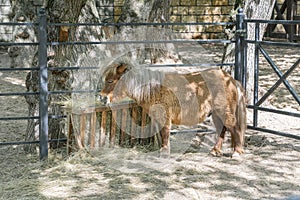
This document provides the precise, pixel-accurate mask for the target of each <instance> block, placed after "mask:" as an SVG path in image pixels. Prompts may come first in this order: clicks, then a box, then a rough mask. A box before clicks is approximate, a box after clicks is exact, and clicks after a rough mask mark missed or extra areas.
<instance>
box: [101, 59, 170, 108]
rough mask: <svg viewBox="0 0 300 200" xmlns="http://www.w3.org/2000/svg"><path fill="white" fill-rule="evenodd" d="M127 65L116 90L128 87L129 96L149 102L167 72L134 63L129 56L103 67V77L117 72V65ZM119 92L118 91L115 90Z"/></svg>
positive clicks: (139, 100)
mask: <svg viewBox="0 0 300 200" xmlns="http://www.w3.org/2000/svg"><path fill="white" fill-rule="evenodd" d="M121 65H125V66H126V71H125V72H124V73H123V74H122V76H121V78H120V80H119V81H118V83H117V86H116V87H115V90H118V89H121V88H122V89H124V86H125V88H126V92H127V95H128V97H130V98H132V99H134V100H135V101H136V102H137V103H142V102H147V101H149V100H150V98H151V96H153V95H155V94H156V92H158V91H159V90H160V88H161V87H162V85H163V82H164V78H165V74H164V72H162V71H153V70H150V69H149V68H147V66H145V65H141V64H136V63H135V64H134V63H132V62H131V61H130V60H129V59H128V58H126V57H125V58H124V57H122V58H119V59H117V60H115V61H113V62H111V63H110V64H109V65H106V66H105V67H104V68H102V71H103V73H102V74H103V79H105V77H106V76H108V75H109V74H114V75H115V74H116V73H117V67H118V66H121ZM115 92H117V93H118V91H115Z"/></svg>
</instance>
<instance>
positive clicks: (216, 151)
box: [209, 148, 223, 157]
mask: <svg viewBox="0 0 300 200" xmlns="http://www.w3.org/2000/svg"><path fill="white" fill-rule="evenodd" d="M209 154H210V155H213V156H216V157H219V156H222V155H223V152H222V150H220V149H216V148H213V149H212V150H211V151H210V153H209Z"/></svg>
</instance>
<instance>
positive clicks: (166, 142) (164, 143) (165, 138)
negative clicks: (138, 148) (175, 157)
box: [160, 126, 170, 158]
mask: <svg viewBox="0 0 300 200" xmlns="http://www.w3.org/2000/svg"><path fill="white" fill-rule="evenodd" d="M160 135H161V148H160V156H161V157H163V158H167V157H169V156H170V126H164V127H163V128H162V129H161V130H160Z"/></svg>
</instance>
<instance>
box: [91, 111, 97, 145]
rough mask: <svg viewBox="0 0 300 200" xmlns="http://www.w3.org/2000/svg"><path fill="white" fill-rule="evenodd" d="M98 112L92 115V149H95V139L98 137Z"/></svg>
mask: <svg viewBox="0 0 300 200" xmlns="http://www.w3.org/2000/svg"><path fill="white" fill-rule="evenodd" d="M96 119H97V117H96V112H92V114H91V123H90V126H91V135H90V145H91V148H95V137H96Z"/></svg>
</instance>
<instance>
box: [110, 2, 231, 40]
mask: <svg viewBox="0 0 300 200" xmlns="http://www.w3.org/2000/svg"><path fill="white" fill-rule="evenodd" d="M234 2H235V0H171V8H170V21H171V22H183V23H185V22H225V21H228V19H229V14H230V12H231V10H232V9H233V5H234ZM123 4H124V0H115V1H114V7H115V8H114V15H115V16H114V20H115V21H117V20H118V17H119V16H120V14H121V12H122V5H123ZM223 29H224V27H223V26H218V25H211V26H200V25H193V26H192V25H191V26H174V27H173V30H174V31H178V32H181V33H185V34H184V35H185V36H186V37H192V38H222V37H223V36H224V35H223Z"/></svg>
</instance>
